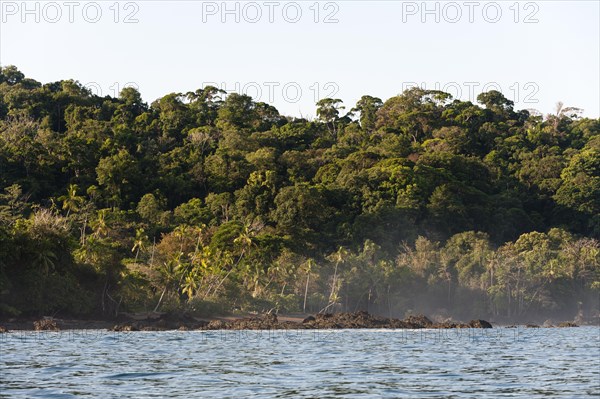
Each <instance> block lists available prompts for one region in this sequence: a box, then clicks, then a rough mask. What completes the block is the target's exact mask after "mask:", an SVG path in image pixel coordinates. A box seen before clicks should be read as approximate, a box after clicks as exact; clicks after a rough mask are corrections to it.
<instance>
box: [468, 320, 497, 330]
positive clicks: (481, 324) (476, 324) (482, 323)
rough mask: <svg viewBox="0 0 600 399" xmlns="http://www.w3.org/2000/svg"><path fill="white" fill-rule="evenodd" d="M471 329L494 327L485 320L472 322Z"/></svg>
mask: <svg viewBox="0 0 600 399" xmlns="http://www.w3.org/2000/svg"><path fill="white" fill-rule="evenodd" d="M469 327H471V328H492V325H491V324H490V323H489V322H487V321H485V320H481V319H479V320H471V321H470V322H469Z"/></svg>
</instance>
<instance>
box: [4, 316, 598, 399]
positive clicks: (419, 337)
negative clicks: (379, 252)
mask: <svg viewBox="0 0 600 399" xmlns="http://www.w3.org/2000/svg"><path fill="white" fill-rule="evenodd" d="M0 370H1V372H0V397H6V398H8V397H11V398H12V397H20V398H25V397H27V398H32V397H40V398H75V397H102V398H111V397H114V398H117V397H129V398H145V397H169V398H190V397H236V398H239V397H261V398H262V397H307V398H308V397H319V398H324V397H342V398H361V397H364V398H367V397H419V398H426V397H438V398H439V397H449V398H450V397H452V398H472V397H487V398H498V397H510V398H545V397H561V398H562V397H564V398H572V397H586V396H597V395H600V329H599V328H598V327H580V328H563V329H554V328H549V329H524V328H515V329H508V328H496V329H492V330H474V329H463V330H337V331H307V330H290V331H202V332H201V331H172V332H135V333H112V332H106V331H100V330H88V331H63V332H52V333H49V332H44V333H38V332H13V333H10V334H3V335H0Z"/></svg>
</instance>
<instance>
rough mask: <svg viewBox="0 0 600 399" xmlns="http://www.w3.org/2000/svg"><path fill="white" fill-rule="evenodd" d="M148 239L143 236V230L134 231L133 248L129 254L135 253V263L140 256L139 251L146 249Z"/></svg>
mask: <svg viewBox="0 0 600 399" xmlns="http://www.w3.org/2000/svg"><path fill="white" fill-rule="evenodd" d="M147 239H148V237H147V236H146V235H145V234H144V229H141V228H140V229H137V230H136V231H135V239H134V241H133V248H131V252H135V263H137V260H138V256H139V254H140V250H144V249H145V248H146V240H147Z"/></svg>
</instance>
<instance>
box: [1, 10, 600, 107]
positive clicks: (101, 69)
mask: <svg viewBox="0 0 600 399" xmlns="http://www.w3.org/2000/svg"><path fill="white" fill-rule="evenodd" d="M599 4H600V2H599V1H597V0H591V1H557V0H550V1H497V2H493V1H455V2H454V1H414V2H413V1H362V0H353V1H314V0H311V1H296V2H294V1H275V0H273V1H270V0H266V1H254V2H253V1H232V0H229V1H226V2H225V1H193V0H188V1H160V0H150V1H119V2H117V1H115V0H112V1H96V2H94V1H74V0H73V1H71V0H66V1H53V2H48V1H27V2H23V1H5V0H0V65H2V66H7V65H16V66H17V67H18V68H19V69H20V70H21V71H22V72H23V73H25V74H26V75H27V76H28V77H31V78H33V79H36V80H38V81H41V82H43V83H47V82H53V81H57V80H61V79H75V80H78V81H79V82H80V83H81V84H84V85H85V86H87V87H88V88H90V90H92V91H93V92H94V93H96V94H100V95H117V94H118V92H119V91H120V90H121V89H122V88H123V87H125V86H127V85H132V86H135V87H137V88H138V89H139V90H140V92H141V93H142V96H143V98H144V99H145V100H146V101H148V102H152V101H154V100H155V99H157V98H160V97H162V96H163V95H166V94H168V93H172V92H182V93H185V92H188V91H194V90H196V89H198V88H201V87H204V86H206V85H209V84H210V85H215V86H218V87H220V88H222V89H224V90H226V91H229V92H231V91H236V92H241V93H244V94H248V95H250V96H252V97H253V98H255V100H256V101H263V102H267V103H270V104H272V105H274V106H275V107H277V109H278V110H279V111H280V112H281V113H282V114H285V115H290V116H304V117H314V115H315V110H316V107H315V103H316V101H318V100H319V99H322V98H326V97H332V98H339V99H341V100H343V102H344V105H345V106H346V108H347V109H350V108H352V107H353V106H354V104H355V103H356V101H357V100H358V99H359V98H360V97H361V96H362V95H365V94H369V95H373V96H377V97H380V98H382V99H383V100H386V99H388V98H390V97H392V96H395V95H397V94H399V93H401V92H402V91H403V90H404V89H406V88H409V87H411V86H414V85H418V86H421V87H424V88H426V89H436V90H443V91H446V92H449V93H450V94H452V95H453V96H454V97H455V98H459V99H462V100H470V101H473V102H475V101H476V97H477V95H478V94H479V93H481V92H482V91H488V90H493V89H495V90H500V91H501V92H502V93H503V94H504V95H505V96H506V97H507V98H508V99H510V100H512V101H514V102H515V108H517V109H536V110H538V111H540V112H542V113H544V114H547V113H552V112H553V111H554V109H555V105H556V103H557V102H558V101H562V102H563V103H564V104H565V105H566V106H574V107H579V108H583V109H584V116H587V117H593V118H597V117H599V116H600V5H599Z"/></svg>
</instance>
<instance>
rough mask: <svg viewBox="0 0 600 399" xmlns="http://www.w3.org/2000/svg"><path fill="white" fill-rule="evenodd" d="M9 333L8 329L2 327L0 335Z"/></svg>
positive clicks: (0, 327)
mask: <svg viewBox="0 0 600 399" xmlns="http://www.w3.org/2000/svg"><path fill="white" fill-rule="evenodd" d="M7 332H8V328H6V327H3V326H0V334H3V333H7Z"/></svg>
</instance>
